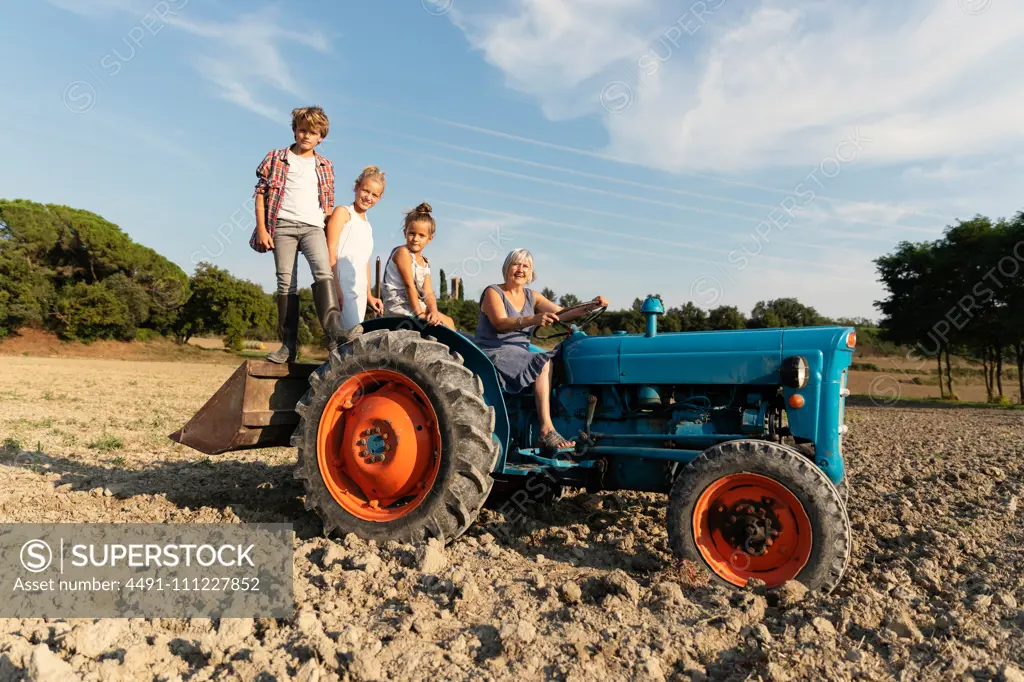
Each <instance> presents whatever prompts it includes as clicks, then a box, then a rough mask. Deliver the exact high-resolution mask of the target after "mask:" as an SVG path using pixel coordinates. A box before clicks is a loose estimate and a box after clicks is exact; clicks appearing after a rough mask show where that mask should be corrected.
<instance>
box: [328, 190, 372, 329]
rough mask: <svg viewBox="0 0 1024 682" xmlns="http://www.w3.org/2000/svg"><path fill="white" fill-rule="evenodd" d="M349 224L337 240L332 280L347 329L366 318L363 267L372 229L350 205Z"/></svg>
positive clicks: (367, 260)
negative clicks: (336, 258)
mask: <svg viewBox="0 0 1024 682" xmlns="http://www.w3.org/2000/svg"><path fill="white" fill-rule="evenodd" d="M345 208H346V209H347V210H348V222H347V223H345V226H344V228H343V229H342V231H341V236H340V237H338V261H337V263H336V264H335V266H334V279H335V281H336V282H337V283H338V289H339V291H340V294H341V295H340V299H341V300H340V301H339V302H340V303H341V325H342V326H343V327H344V328H346V329H348V328H349V327H352V326H354V325H356V324H359V323H360V322H362V321H363V318H364V317H365V316H366V288H367V285H368V281H367V279H366V266H367V265H368V264H369V262H370V256H372V255H373V229H372V228H371V227H370V223H369V222H368V221H367V220H366V218H365V216H364V217H359V216H358V215H356V210H355V207H354V206H352V205H351V204H350V205H348V206H346V207H345Z"/></svg>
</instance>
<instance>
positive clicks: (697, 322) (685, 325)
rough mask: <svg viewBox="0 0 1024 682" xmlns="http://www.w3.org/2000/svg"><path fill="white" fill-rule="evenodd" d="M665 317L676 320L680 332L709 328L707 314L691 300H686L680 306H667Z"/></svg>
mask: <svg viewBox="0 0 1024 682" xmlns="http://www.w3.org/2000/svg"><path fill="white" fill-rule="evenodd" d="M665 317H669V318H672V319H675V320H677V321H678V325H679V331H682V332H699V331H705V330H708V329H710V328H711V326H710V325H709V324H708V314H707V313H706V312H705V311H704V310H703V309H701V308H698V307H697V306H696V305H694V303H693V302H692V301H687V302H686V303H685V304H684V305H683V306H682V307H681V308H669V309H668V310H667V311H666V314H665Z"/></svg>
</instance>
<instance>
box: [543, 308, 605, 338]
mask: <svg viewBox="0 0 1024 682" xmlns="http://www.w3.org/2000/svg"><path fill="white" fill-rule="evenodd" d="M595 306H597V307H596V308H595ZM591 309H592V310H591ZM578 310H591V312H589V313H587V314H586V315H584V316H582V317H580V318H577V319H574V320H571V321H569V322H562V321H561V319H560V320H559V321H558V322H555V323H554V324H552V325H551V326H550V327H542V326H540V325H539V324H538V325H535V326H534V327H533V329H532V330H530V338H531V339H536V340H537V341H547V340H548V339H557V338H560V337H562V336H569V334H571V333H572V330H573V327H576V328H577V329H582V328H583V327H586V326H587V325H588V324H590V323H591V322H593V321H594V320H596V319H597V318H599V317H601V315H603V314H604V311H606V310H608V306H606V305H603V306H598V305H597V303H596V302H594V301H587V302H586V303H580V304H578V305H574V306H572V307H571V308H563V309H562V312H560V313H558V315H559V317H561V316H562V315H565V314H566V313H573V312H576V311H578ZM543 329H552V330H555V331H554V333H551V334H546V335H543V336H542V335H541V334H539V333H538V332H540V331H541V330H543Z"/></svg>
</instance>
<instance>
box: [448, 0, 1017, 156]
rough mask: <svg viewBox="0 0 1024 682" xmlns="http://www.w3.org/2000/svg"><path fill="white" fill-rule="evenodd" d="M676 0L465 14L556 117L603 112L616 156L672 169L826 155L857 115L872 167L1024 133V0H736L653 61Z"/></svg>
mask: <svg viewBox="0 0 1024 682" xmlns="http://www.w3.org/2000/svg"><path fill="white" fill-rule="evenodd" d="M704 4H705V5H707V6H714V5H715V4H716V3H715V2H710V1H709V2H706V3H704ZM718 4H721V3H718ZM676 7H678V6H676ZM666 11H667V10H666V9H665V5H664V4H662V3H661V2H660V1H659V2H655V0H649V1H648V2H642V1H640V0H636V1H632V2H630V1H627V0H622V1H621V2H612V1H608V2H599V3H590V2H587V3H584V2H582V0H581V1H579V2H577V1H573V0H558V1H557V2H556V1H553V0H552V1H550V2H549V1H548V0H543V2H542V0H520V1H519V2H518V3H516V4H515V6H514V8H513V9H511V10H508V11H506V12H504V13H493V12H492V13H491V14H489V15H486V16H473V15H471V16H466V15H465V14H463V15H459V16H458V17H456V18H455V21H456V23H457V25H459V26H460V27H462V28H463V30H464V31H465V32H466V35H467V37H468V39H469V41H470V43H471V45H472V46H473V47H474V48H476V49H478V50H480V51H482V52H483V54H484V56H485V58H486V59H487V60H488V61H489V62H490V63H491V64H494V65H495V66H497V67H498V68H499V69H501V70H502V72H503V73H504V74H505V76H506V78H507V79H508V83H509V85H510V86H512V87H515V88H516V89H519V90H521V91H523V92H526V93H528V94H530V95H533V96H534V97H536V98H537V100H538V102H539V103H540V104H541V105H542V106H543V107H544V110H545V112H546V113H547V114H548V115H549V116H551V117H553V118H554V117H558V116H559V115H582V114H585V113H589V114H597V115H600V116H602V118H603V120H604V123H605V125H606V127H607V130H608V133H609V136H610V140H609V152H610V153H612V154H614V155H615V156H618V157H622V158H625V159H628V160H631V161H634V162H638V163H643V164H645V165H650V166H653V167H657V168H662V169H666V170H672V171H676V170H692V169H699V170H712V171H729V172H732V171H742V170H748V169H755V168H763V167H768V166H775V165H788V164H797V165H804V164H817V163H819V162H820V160H821V159H822V158H823V156H824V155H828V154H832V153H833V152H834V150H835V148H836V145H837V144H839V142H841V141H842V140H843V138H844V137H846V136H847V135H851V134H853V133H854V130H855V128H856V127H858V126H859V127H860V128H861V129H862V131H863V132H864V134H865V135H866V136H867V137H868V138H870V139H871V143H870V145H869V146H868V149H867V150H866V151H865V153H864V157H863V161H864V162H865V163H866V162H879V163H905V162H915V161H921V160H926V159H941V158H943V157H946V156H952V155H961V154H965V153H982V152H1003V151H1006V150H1007V147H1010V146H1012V147H1014V148H1018V149H1019V148H1020V147H1021V143H1022V141H1024V129H1022V128H1021V126H1020V124H1019V111H1020V110H1021V109H1022V108H1024V81H1022V80H1021V79H1020V78H1019V77H1018V75H1017V70H1018V68H1019V65H1020V64H1021V63H1022V62H1024V40H1021V38H1024V3H1019V2H998V3H993V4H992V5H991V6H990V7H989V9H988V10H987V11H986V12H985V13H983V14H981V15H976V16H972V15H968V14H967V13H965V12H963V11H962V10H961V9H960V6H959V4H958V3H957V2H941V3H935V2H933V1H932V0H908V2H905V3H899V4H896V5H894V4H892V3H881V2H869V3H860V2H854V1H853V0H844V1H843V2H821V1H820V0H803V1H802V2H797V3H794V2H789V1H787V2H783V0H764V1H763V2H762V3H761V4H760V5H759V6H758V7H756V8H754V9H752V10H751V9H748V7H747V6H744V7H739V6H737V7H733V6H732V5H726V6H724V7H722V8H721V9H719V10H718V11H717V12H716V13H715V14H714V15H713V16H710V17H706V22H705V24H704V25H703V26H701V27H700V28H701V30H700V31H699V32H697V33H695V34H694V35H686V33H684V34H683V35H682V38H681V39H677V40H675V41H674V42H673V43H672V44H671V45H670V44H668V43H665V42H662V46H663V47H669V48H671V47H672V46H673V45H677V46H678V47H676V49H674V50H672V49H669V50H666V49H662V50H661V53H662V56H665V58H666V61H664V62H653V61H651V60H650V58H649V57H648V60H647V62H646V63H647V64H648V65H649V66H650V67H651V68H649V69H647V70H646V71H643V70H639V69H638V68H637V67H638V63H639V60H640V59H641V58H642V57H643V55H644V54H645V52H646V53H647V54H648V55H650V54H651V51H650V50H648V48H645V47H644V45H647V44H649V42H650V41H649V38H648V36H650V35H651V34H652V32H656V30H657V25H656V24H657V22H658V21H664V17H666V16H671V15H667V14H666ZM676 11H677V12H678V10H676ZM684 14H685V13H684ZM647 17H649V18H647ZM690 19H692V16H690ZM690 19H688V20H687V21H690ZM676 24H677V25H683V23H681V21H680V22H676ZM689 25H690V26H694V24H693V22H692V21H690V23H689ZM665 26H666V28H664V29H662V34H663V35H668V33H667V32H668V31H669V30H671V29H672V24H671V23H667V24H665ZM638 46H639V48H638ZM666 53H667V54H666ZM624 68H626V69H627V70H628V71H629V72H630V73H631V75H632V77H633V78H635V79H637V81H638V82H636V81H634V80H631V79H630V78H629V77H626V76H625V72H624V71H623V69H624ZM612 80H620V81H622V83H623V85H624V86H628V87H629V88H630V90H631V98H632V101H631V104H630V106H629V107H628V108H626V109H625V110H624V111H622V112H620V113H608V112H606V111H605V109H603V108H602V105H601V102H600V101H599V94H600V92H601V88H602V86H603V83H607V82H609V81H612ZM620 94H621V93H620ZM622 103H624V100H623V101H621V102H608V101H606V102H605V104H616V105H618V104H622ZM613 108H614V107H613ZM860 162H861V161H860V160H859V161H858V163H860Z"/></svg>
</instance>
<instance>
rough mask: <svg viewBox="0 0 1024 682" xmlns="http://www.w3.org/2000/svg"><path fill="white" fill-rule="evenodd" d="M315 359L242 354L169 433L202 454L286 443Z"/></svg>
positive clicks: (314, 369)
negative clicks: (284, 360)
mask: <svg viewBox="0 0 1024 682" xmlns="http://www.w3.org/2000/svg"><path fill="white" fill-rule="evenodd" d="M319 366H320V365H316V364H307V363H288V364H277V363H273V362H268V361H265V360H246V361H245V362H243V363H242V364H241V365H239V367H238V369H236V370H235V372H234V374H232V375H231V377H230V378H229V379H228V380H227V381H225V382H224V384H223V385H222V386H221V387H220V389H219V390H218V391H217V392H216V393H214V394H213V396H212V397H211V398H210V399H209V400H208V401H206V404H205V405H203V406H202V407H201V408H200V409H199V411H198V412H196V413H195V415H194V416H193V417H192V419H190V420H189V421H188V423H186V424H185V425H184V426H182V427H181V428H180V429H179V430H177V431H175V432H174V433H172V434H171V435H170V436H168V437H169V438H170V439H171V440H173V441H175V442H177V443H181V444H182V445H187V446H188V447H190V448H192V449H194V450H198V451H199V452H203V453H205V454H207V455H217V454H221V453H224V452H231V451H233V450H248V449H251V448H272V447H288V446H289V445H290V440H291V435H292V432H293V431H294V430H295V426H296V425H297V424H298V423H299V415H298V413H296V412H295V405H296V403H298V402H299V399H300V398H302V396H303V395H305V394H306V391H308V390H309V375H310V374H312V373H313V372H314V371H316V369H317V368H318V367H319Z"/></svg>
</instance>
